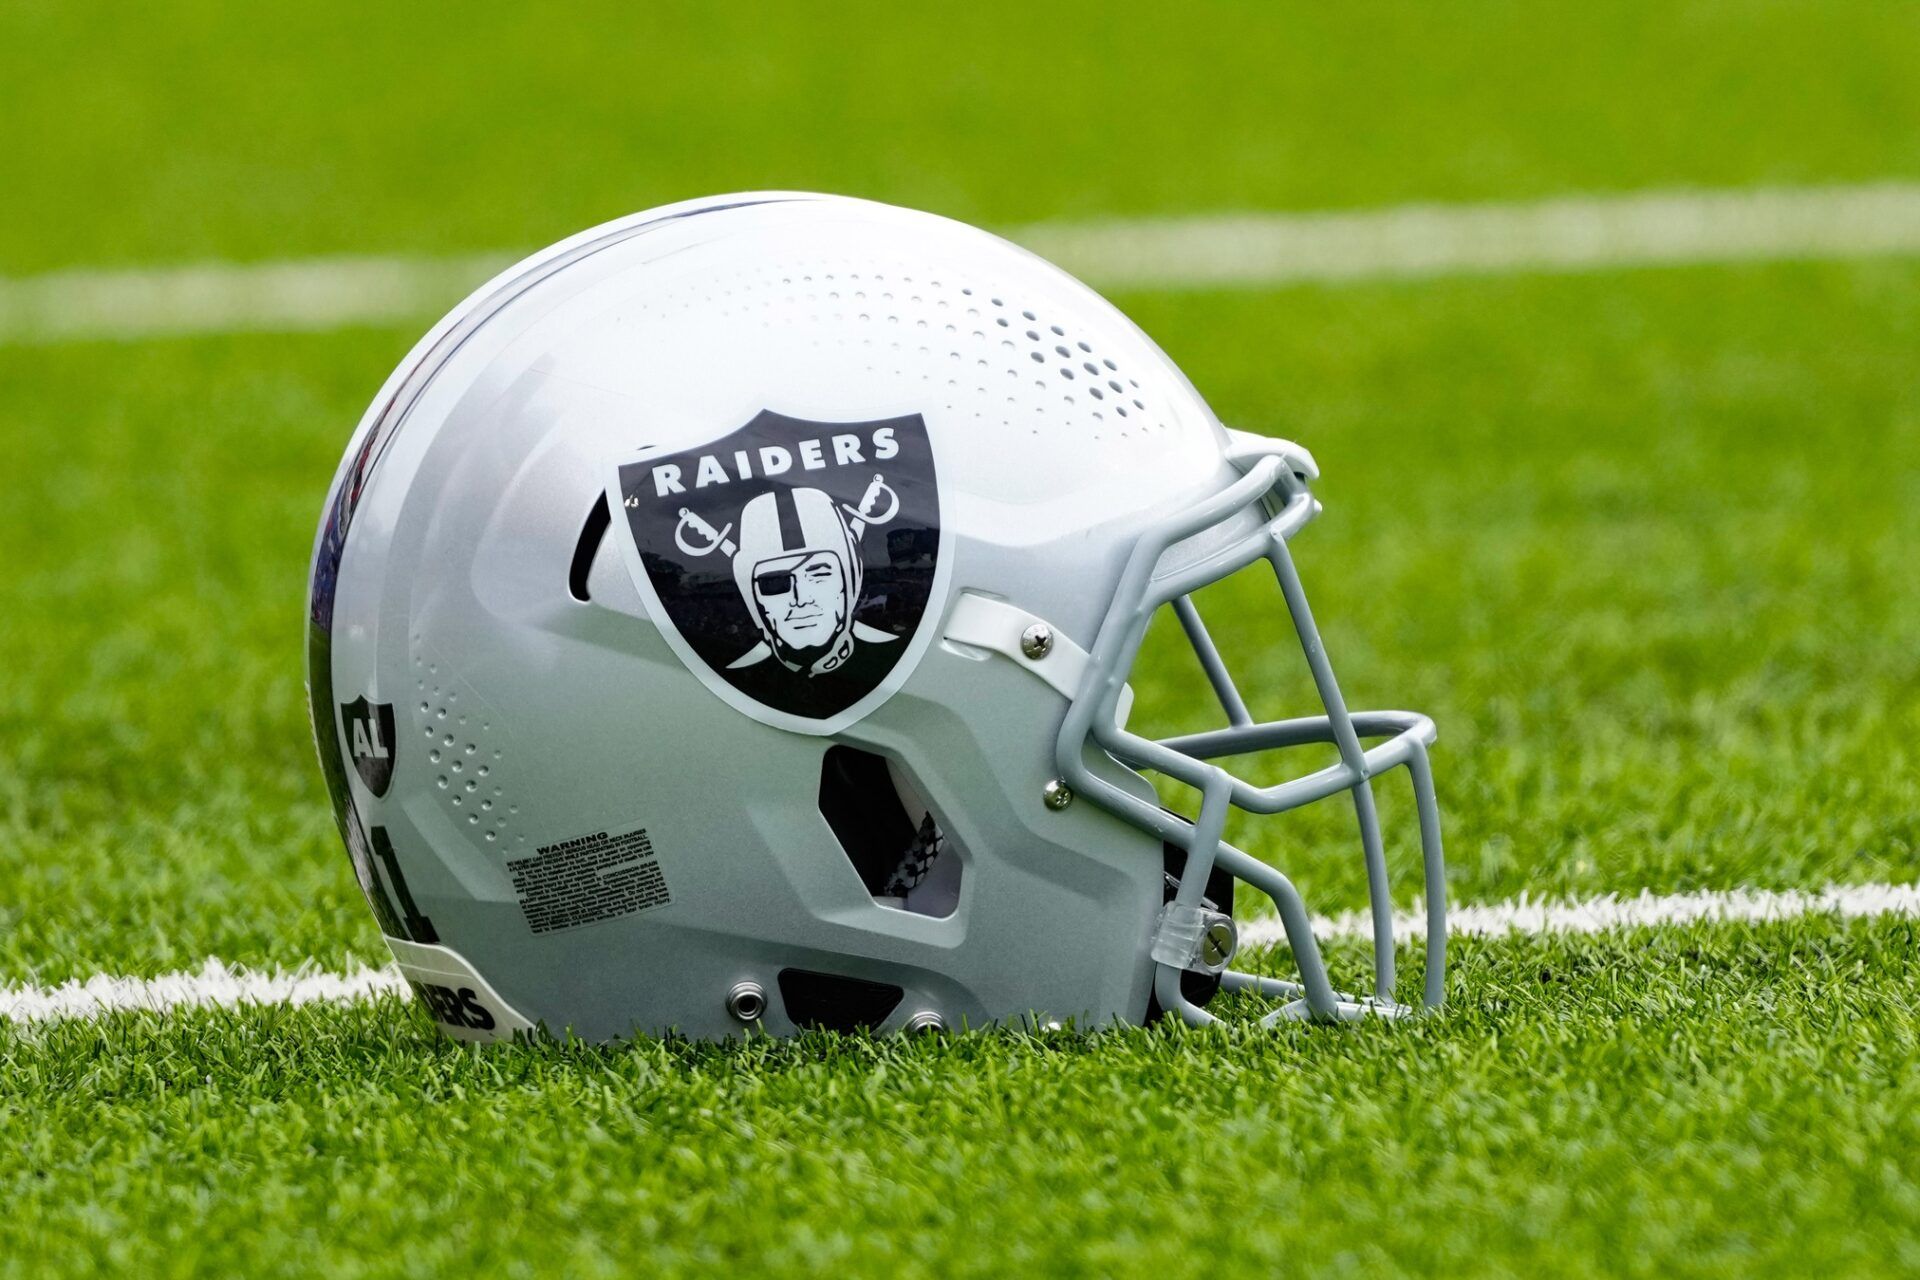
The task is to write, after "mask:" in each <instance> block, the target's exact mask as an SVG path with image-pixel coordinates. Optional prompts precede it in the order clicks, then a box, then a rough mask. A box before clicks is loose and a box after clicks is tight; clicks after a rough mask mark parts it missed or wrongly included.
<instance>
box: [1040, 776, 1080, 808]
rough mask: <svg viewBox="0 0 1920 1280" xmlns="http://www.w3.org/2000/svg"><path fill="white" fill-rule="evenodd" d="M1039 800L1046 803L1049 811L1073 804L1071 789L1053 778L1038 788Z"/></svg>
mask: <svg viewBox="0 0 1920 1280" xmlns="http://www.w3.org/2000/svg"><path fill="white" fill-rule="evenodd" d="M1040 798H1041V799H1042V800H1044V801H1046V805H1047V808H1049V809H1056V810H1057V809H1064V808H1066V807H1067V806H1068V805H1070V804H1072V803H1073V788H1072V787H1070V786H1068V785H1067V784H1066V783H1064V782H1062V781H1061V780H1060V779H1058V778H1054V779H1051V780H1050V781H1048V783H1047V785H1046V786H1044V787H1042V788H1040Z"/></svg>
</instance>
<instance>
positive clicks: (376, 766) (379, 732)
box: [340, 697, 393, 797]
mask: <svg viewBox="0 0 1920 1280" xmlns="http://www.w3.org/2000/svg"><path fill="white" fill-rule="evenodd" d="M340 728H341V731H342V732H344V733H345V734H346V737H347V754H349V755H351V756H352V757H353V767H354V769H355V771H357V772H358V773H359V775H360V781H362V782H364V783H366V784H367V790H369V791H371V792H373V794H374V795H375V796H376V797H378V796H384V795H386V794H387V788H388V787H389V786H390V785H392V783H393V704H392V703H391V702H368V701H367V700H366V698H364V697H359V698H355V699H354V700H353V701H352V702H344V703H341V704H340Z"/></svg>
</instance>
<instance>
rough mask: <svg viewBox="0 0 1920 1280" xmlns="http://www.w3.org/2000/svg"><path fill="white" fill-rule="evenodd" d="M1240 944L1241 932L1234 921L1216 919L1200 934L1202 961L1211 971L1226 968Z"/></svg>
mask: <svg viewBox="0 0 1920 1280" xmlns="http://www.w3.org/2000/svg"><path fill="white" fill-rule="evenodd" d="M1239 945H1240V933H1239V930H1237V929H1235V928H1234V927H1233V921H1231V920H1226V919H1221V920H1215V921H1214V922H1213V923H1212V924H1210V925H1208V926H1207V931H1206V932H1205V933H1203V934H1201V935H1200V963H1201V964H1203V965H1205V966H1206V967H1207V968H1208V970H1210V971H1212V970H1219V969H1224V968H1225V967H1226V964H1227V961H1229V960H1231V959H1233V953H1234V951H1235V949H1237V948H1238V947H1239Z"/></svg>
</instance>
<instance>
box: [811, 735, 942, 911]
mask: <svg viewBox="0 0 1920 1280" xmlns="http://www.w3.org/2000/svg"><path fill="white" fill-rule="evenodd" d="M895 768H896V766H894V765H893V764H891V763H890V762H889V761H888V760H887V759H886V757H885V756H879V755H875V754H874V753H873V752H871V751H861V750H859V749H858V748H856V747H849V746H844V745H836V746H832V747H829V748H827V751H826V754H825V756H824V757H822V759H821V762H820V815H821V816H822V817H824V818H825V819H826V820H827V826H828V827H829V828H831V829H832V831H833V834H834V838H835V839H836V840H838V841H839V842H840V849H841V851H842V852H843V853H845V854H846V855H847V861H848V862H850V863H852V864H853V869H854V870H855V871H856V872H857V873H858V874H859V876H860V883H861V884H862V885H864V886H865V887H866V890H867V892H868V893H869V894H870V895H872V897H873V898H874V900H875V901H876V902H878V903H880V904H881V905H883V906H889V907H895V908H899V909H903V910H907V911H912V912H915V913H917V914H920V915H934V916H946V915H951V914H952V913H953V909H954V906H955V905H956V903H957V901H958V897H959V877H960V860H959V858H958V857H956V856H954V854H953V852H952V851H951V850H950V849H949V848H948V838H947V833H946V830H945V828H944V827H943V825H942V824H941V822H940V819H939V818H938V816H937V815H935V814H934V812H933V811H932V809H931V808H929V807H928V806H927V805H926V804H925V803H924V802H922V801H920V800H919V799H918V798H917V797H915V796H913V795H912V793H911V783H908V784H907V786H906V789H905V790H904V791H903V787H902V784H901V783H900V781H899V779H897V778H896V776H895ZM943 855H944V856H943Z"/></svg>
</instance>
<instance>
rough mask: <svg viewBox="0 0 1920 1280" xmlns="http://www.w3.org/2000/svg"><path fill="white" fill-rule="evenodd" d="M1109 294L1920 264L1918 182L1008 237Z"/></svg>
mask: <svg viewBox="0 0 1920 1280" xmlns="http://www.w3.org/2000/svg"><path fill="white" fill-rule="evenodd" d="M1008 234H1009V235H1010V236H1011V238H1012V239H1014V240H1016V241H1018V242H1019V243H1021V244H1023V245H1026V246H1027V247H1028V248H1031V249H1033V250H1034V251H1035V252H1037V253H1040V254H1042V255H1044V256H1046V257H1049V258H1052V259H1054V260H1055V261H1057V262H1059V263H1060V264H1061V265H1062V266H1064V267H1066V268H1067V269H1068V270H1069V271H1072V272H1074V273H1075V274H1077V275H1080V276H1082V277H1084V278H1085V279H1087V280H1088V281H1089V282H1090V283H1092V284H1094V285H1096V286H1099V287H1102V288H1121V289H1125V288H1134V289H1181V288H1206V287H1255V286H1262V287H1264V286H1272V285H1284V284H1296V283H1302V282H1313V281H1318V282H1339V281H1350V280H1367V279H1396V278H1417V277H1426V276H1439V275H1450V274H1474V273H1490V272H1556V271H1594V270H1607V269H1612V268H1619V267H1638V266H1659V265H1673V264H1681V263H1702V262H1734V261H1758V260H1764V259H1821V258H1855V257H1865V256H1873V255H1884V254H1914V253H1920V183H1913V182H1880V183H1867V184H1862V185H1857V186H1831V187H1807V188H1798V189H1794V188H1763V189H1755V190H1746V191H1655V192H1642V193H1636V194H1630V195H1609V196H1569V197H1564V198H1559V199H1552V200H1541V201H1534V202H1528V203H1514V204H1472V205H1410V206H1405V207H1401V208H1389V209H1370V210H1354V211H1342V212H1330V213H1256V214H1207V215H1201V216H1195V217H1177V218H1134V219H1110V220H1101V221H1095V222H1083V223H1073V222H1052V223H1041V224H1038V225H1035V226H1029V227H1025V228H1016V229H1013V230H1011V231H1010V232H1009V233H1008ZM512 258H513V255H511V254H506V253H496V254H482V255H474V256H465V257H445V258H432V257H427V258H413V257H339V258H312V259H307V260H304V261H290V262H264V263H252V264H238V263H219V262H215V263H207V264H204V265H199V266H189V267H179V268H172V269H159V270H141V271H94V270H75V271H60V272H54V273H52V274H49V275H42V276H26V277H19V278H14V279H7V278H4V277H0V343H9V342H12V343H26V342H56V341H62V340H70V339H84V338H144V337H154V336H164V335H169V334H190V333H229V332H234V333H238V332H276V331H294V330H312V329H332V328H338V327H341V326H345V325H354V324H382V323H391V322H396V321H402V320H419V319H427V318H431V317H432V316H434V315H437V314H439V313H441V312H443V311H445V310H446V309H447V308H448V307H450V306H451V305H452V304H453V303H454V302H456V301H458V300H459V299H460V297H461V296H462V295H463V294H465V293H466V292H467V290H469V289H471V288H473V287H474V286H475V285H477V284H479V283H480V282H481V281H483V280H485V279H486V278H487V277H488V276H489V275H490V274H492V273H493V272H495V271H497V270H499V269H500V268H501V267H503V266H505V265H506V264H507V263H508V262H510V261H511V260H512Z"/></svg>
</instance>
